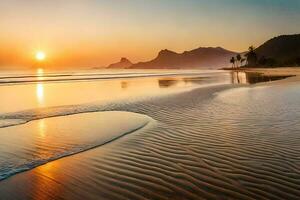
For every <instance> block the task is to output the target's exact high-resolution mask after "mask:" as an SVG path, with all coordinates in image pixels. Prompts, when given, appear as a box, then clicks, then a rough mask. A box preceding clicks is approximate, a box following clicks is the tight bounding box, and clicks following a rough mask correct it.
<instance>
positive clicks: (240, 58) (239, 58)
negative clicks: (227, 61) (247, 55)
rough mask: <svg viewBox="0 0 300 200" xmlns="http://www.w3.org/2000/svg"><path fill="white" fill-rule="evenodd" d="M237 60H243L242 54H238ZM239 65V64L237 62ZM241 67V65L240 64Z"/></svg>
mask: <svg viewBox="0 0 300 200" xmlns="http://www.w3.org/2000/svg"><path fill="white" fill-rule="evenodd" d="M236 60H237V62H239V63H240V62H241V60H242V56H241V54H238V55H236ZM237 65H239V64H237ZM238 67H239V66H238Z"/></svg>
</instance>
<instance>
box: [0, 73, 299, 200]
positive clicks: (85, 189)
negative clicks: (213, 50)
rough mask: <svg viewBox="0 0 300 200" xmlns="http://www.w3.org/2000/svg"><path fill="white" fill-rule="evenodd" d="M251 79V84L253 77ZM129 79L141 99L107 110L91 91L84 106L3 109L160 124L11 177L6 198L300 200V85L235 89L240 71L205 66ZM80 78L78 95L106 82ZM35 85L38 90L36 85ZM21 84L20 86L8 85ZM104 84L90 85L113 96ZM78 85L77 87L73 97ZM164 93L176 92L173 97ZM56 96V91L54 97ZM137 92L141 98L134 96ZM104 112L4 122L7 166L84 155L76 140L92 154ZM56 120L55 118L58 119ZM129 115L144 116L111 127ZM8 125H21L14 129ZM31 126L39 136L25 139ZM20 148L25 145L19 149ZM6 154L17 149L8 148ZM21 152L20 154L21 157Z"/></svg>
mask: <svg viewBox="0 0 300 200" xmlns="http://www.w3.org/2000/svg"><path fill="white" fill-rule="evenodd" d="M199 73H200V72H199ZM207 77H209V78H207ZM245 77H246V76H245ZM147 80H151V81H150V82H151V84H150V85H151V87H150V88H153V86H154V85H156V86H155V87H154V88H156V89H157V90H155V89H154V90H155V92H154V93H151V91H152V89H149V90H145V89H143V88H144V87H143V86H145V85H147V83H148V82H147ZM153 80H155V81H153ZM245 80H246V82H245V83H247V78H246V79H245ZM113 81H116V82H117V83H119V84H118V87H121V88H122V84H120V81H121V80H119V79H116V80H113ZM131 81H132V82H133V83H138V84H137V85H138V86H139V87H141V90H140V91H141V93H140V94H139V95H136V96H135V95H133V94H136V93H138V92H136V90H133V91H129V90H125V91H128V93H126V92H125V93H126V95H127V96H126V95H125V96H126V97H124V98H120V99H119V100H120V102H114V103H113V104H111V105H109V106H104V107H103V105H104V103H103V101H102V102H101V101H99V102H96V103H95V102H93V103H89V102H91V100H93V101H94V98H91V97H89V98H84V97H83V99H84V100H82V99H81V97H79V98H78V99H73V102H76V103H75V104H79V105H77V106H74V105H69V104H70V103H71V102H72V98H70V99H69V100H67V101H65V104H66V105H65V104H61V105H62V106H61V107H58V108H56V107H54V108H49V107H47V106H51V105H52V104H47V106H46V107H41V108H39V107H38V106H37V105H36V106H33V108H31V107H30V106H28V105H33V104H31V103H32V102H29V103H27V104H25V106H24V107H21V108H22V109H23V108H25V107H26V108H31V110H28V111H22V109H21V111H20V108H19V109H15V110H16V112H13V111H15V110H14V108H8V109H9V111H8V114H3V115H2V117H4V118H5V117H7V116H8V117H10V120H18V119H19V120H20V119H23V120H25V121H26V120H27V121H30V120H33V119H37V118H43V117H45V116H46V117H47V116H49V113H52V114H53V113H54V114H53V116H59V115H66V114H74V113H80V112H91V111H101V110H117V111H127V112H128V111H129V112H134V113H140V114H143V115H142V116H143V117H142V121H143V120H144V119H147V120H146V121H148V119H149V118H147V117H145V116H144V115H146V116H149V117H150V118H153V119H154V120H155V121H156V123H155V126H151V127H150V128H148V129H140V130H139V131H137V132H134V133H133V134H128V135H126V137H122V138H120V139H118V140H115V141H114V142H112V143H109V144H107V145H104V146H101V147H98V148H95V149H93V150H91V151H86V152H84V153H80V154H76V155H73V156H71V157H66V158H63V159H61V160H57V161H53V162H50V163H48V164H46V165H42V166H40V167H37V168H35V169H33V170H31V171H28V172H24V173H20V174H18V175H16V176H13V177H11V178H9V179H6V180H3V181H2V182H1V183H0V194H3V195H2V197H3V198H4V199H43V198H44V199H45V198H52V199H59V198H63V199H82V198H85V199H97V198H99V197H103V198H104V199H145V198H146V199H153V198H155V199H168V198H174V197H177V198H179V199H198V198H199V197H203V198H223V199H224V198H231V199H264V198H267V199H282V198H283V199H297V198H298V197H299V195H300V187H299V185H300V182H299V180H300V169H299V167H298V166H299V164H300V154H299V152H300V151H299V150H300V145H299V144H300V135H299V133H300V127H299V120H298V119H299V118H300V114H299V113H300V110H299V108H300V105H299V101H298V99H299V98H300V93H299V91H300V90H299V89H300V84H297V83H296V84H295V83H294V84H282V85H278V84H277V85H268V86H267V87H266V86H263V87H261V86H259V87H249V86H247V85H243V86H242V87H237V88H235V87H236V86H232V85H231V83H235V81H234V80H233V77H232V76H231V74H229V73H225V72H221V73H219V72H218V73H217V74H215V75H214V73H212V74H209V75H208V74H207V72H205V75H204V74H201V73H200V74H198V75H197V76H196V75H193V76H190V75H183V74H181V75H180V77H178V75H176V76H170V75H168V76H163V77H147V78H142V79H141V78H140V77H139V78H136V79H134V80H133V79H131ZM138 81H140V82H138ZM152 81H153V82H152ZM183 83H184V84H183ZM43 84H44V83H43ZM51 84H53V83H51ZM58 84H70V87H71V82H67V83H56V85H58ZM72 84H74V86H76V87H75V88H77V96H78V87H80V85H83V87H84V85H85V84H97V87H100V85H101V84H104V82H103V81H99V82H98V81H97V82H94V81H92V82H91V83H90V81H86V82H76V83H74V82H72ZM77 84H78V85H77ZM143 84H145V85H143ZM28 85H29V86H30V87H32V86H33V85H35V84H28ZM108 85H110V84H108ZM124 85H125V86H124ZM124 85H123V87H127V88H129V87H131V86H130V85H133V86H132V87H135V86H136V84H128V85H127V84H124ZM212 85H214V86H212ZM16 86H19V85H13V86H11V85H10V86H9V87H16ZM1 87H4V86H0V88H1ZM5 87H6V86H5ZM53 87H54V86H53ZM55 87H61V86H55ZM97 87H96V88H94V89H92V91H93V92H94V94H96V95H95V98H98V97H99V96H100V97H101V96H105V95H103V94H101V95H100V94H99V92H95V91H99V90H97ZM87 88H89V87H87ZM111 88H113V83H112V87H111ZM197 88H198V89H197ZM0 90H1V89H0ZM12 90H13V89H12ZM28 91H31V90H30V89H29V90H28ZM28 91H27V92H28ZM54 91H55V92H58V91H63V90H60V89H57V90H54ZM75 91H76V90H75V89H74V94H75ZM108 91H114V90H113V89H111V90H110V89H108ZM149 91H150V93H149ZM165 92H166V93H167V94H168V95H165ZM112 93H114V92H112ZM34 94H37V93H34ZM44 94H48V92H46V93H44ZM55 94H58V93H53V94H52V95H55ZM117 94H118V92H116V97H114V98H118V95H117ZM52 95H51V96H52ZM132 95H133V96H132ZM154 97H155V98H154ZM34 98H37V96H34V95H33V96H32V99H34ZM101 98H102V97H101ZM136 98H137V99H139V100H138V101H135V100H134V101H132V99H136ZM110 101H111V99H107V102H110ZM53 102H54V101H53ZM80 102H81V103H84V104H80ZM54 104H55V103H54ZM6 105H8V104H6ZM7 107H9V106H7ZM3 109H7V108H3ZM43 109H44V110H43ZM100 115H101V114H99V117H95V116H94V115H91V118H88V117H80V116H81V114H79V115H77V116H78V117H76V115H74V117H75V118H76V119H77V120H75V122H72V120H70V121H69V122H67V121H66V122H65V121H64V119H72V116H69V117H66V116H64V117H59V118H58V119H61V123H62V124H61V125H57V122H56V121H55V119H56V118H49V119H47V118H46V119H44V120H37V121H32V122H29V123H28V124H25V125H18V126H13V127H7V128H2V129H1V128H0V131H2V132H3V134H0V137H1V140H2V139H3V141H1V142H2V143H1V145H0V146H1V147H3V148H1V154H0V155H4V156H2V157H3V159H2V164H1V165H2V166H5V165H6V164H7V162H6V160H7V159H8V160H10V161H11V163H12V165H10V166H9V167H11V166H14V165H15V164H16V163H18V162H19V161H20V160H22V159H24V158H25V159H27V160H26V162H25V163H30V162H31V161H34V159H35V158H39V157H38V155H41V156H42V158H43V156H46V157H47V155H49V154H50V155H52V156H53V155H55V156H57V155H64V154H63V153H64V152H68V153H70V152H73V151H74V149H75V153H76V152H77V151H76V150H78V149H77V147H78V146H79V147H80V148H81V150H82V148H83V150H84V148H87V147H89V145H92V146H94V145H99V144H102V143H103V138H102V137H100V138H98V137H99V135H98V130H102V128H99V126H101V123H100V124H99V122H100V121H98V120H99V119H100V118H101V116H100ZM50 116H51V115H50ZM130 116H131V114H130ZM112 118H113V119H114V120H115V118H114V117H112ZM125 118H126V117H125ZM5 120H7V118H5ZM52 120H54V121H53V122H51V121H52ZM42 121H44V123H46V124H48V125H47V126H46V127H50V128H49V129H47V135H48V139H49V140H43V139H42V137H41V135H40V134H39V133H40V131H39V130H38V129H39V125H38V124H39V123H41V122H42ZM101 121H102V122H103V123H104V125H103V127H106V128H107V131H108V135H109V136H111V133H110V132H109V131H111V129H110V128H109V127H107V126H105V125H107V124H109V123H111V122H110V121H111V117H108V118H106V117H105V118H103V119H102V120H101ZM124 121H126V124H127V122H130V123H133V126H134V127H135V126H138V127H139V126H140V125H141V124H140V123H137V124H136V121H137V120H136V119H133V118H130V117H129V118H128V119H127V118H126V120H122V119H121V120H118V119H116V121H113V123H114V125H113V127H114V126H117V125H118V124H120V123H121V124H122V123H123V122H124ZM11 123H12V124H13V123H14V121H12V122H11ZM17 123H21V122H17ZM68 123H69V124H68ZM84 124H85V125H84ZM24 127H27V128H24ZM41 127H43V126H41ZM51 127H52V128H51ZM66 127H72V128H71V129H69V128H66ZM127 128H128V127H127ZM6 130H14V131H11V133H9V132H7V131H6ZM16 130H18V131H16ZM26 130H27V131H26ZM23 131H25V134H26V135H29V136H32V137H20V135H21V134H22V132H23ZM105 131H106V130H105ZM105 131H104V132H105ZM124 132H126V131H120V130H118V131H117V132H116V133H115V134H116V135H123V133H124ZM82 133H85V134H82ZM73 134H74V138H73ZM105 135H106V134H105ZM75 136H76V137H75ZM50 139H51V140H50ZM77 139H78V140H77ZM52 140H53V141H54V142H53V141H52ZM43 141H44V142H43ZM45 141H46V142H45ZM33 144H34V145H33ZM70 144H71V145H70ZM72 145H73V146H72ZM16 146H18V148H16ZM4 147H5V148H4ZM72 148H74V149H72ZM16 149H17V150H18V151H15V150H16ZM6 151H8V153H9V154H5V153H6ZM18 154H20V155H22V156H20V157H17V156H15V155H18ZM5 156H6V157H5ZM55 156H53V157H51V156H50V158H49V156H48V157H47V159H49V160H52V159H56V158H58V157H59V156H58V157H55ZM47 159H46V161H47ZM49 160H48V161H49ZM27 161H28V162H27ZM20 166H21V165H20ZM1 169H2V170H3V169H5V167H1ZM12 186H14V187H12ZM24 186H25V187H24ZM0 199H1V198H0Z"/></svg>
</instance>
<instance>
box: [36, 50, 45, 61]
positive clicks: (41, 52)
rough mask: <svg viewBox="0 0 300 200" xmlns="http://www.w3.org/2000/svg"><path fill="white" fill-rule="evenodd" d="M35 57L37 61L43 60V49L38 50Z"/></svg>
mask: <svg viewBox="0 0 300 200" xmlns="http://www.w3.org/2000/svg"><path fill="white" fill-rule="evenodd" d="M35 58H36V59H37V60H38V61H43V60H45V58H46V54H45V53H44V52H43V51H38V52H37V53H36V54H35Z"/></svg>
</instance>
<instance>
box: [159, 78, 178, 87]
mask: <svg viewBox="0 0 300 200" xmlns="http://www.w3.org/2000/svg"><path fill="white" fill-rule="evenodd" d="M178 82H179V80H177V79H160V80H158V85H159V87H160V88H167V87H171V86H174V85H176V84H177V83H178Z"/></svg>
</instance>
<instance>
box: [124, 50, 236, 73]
mask: <svg viewBox="0 0 300 200" xmlns="http://www.w3.org/2000/svg"><path fill="white" fill-rule="evenodd" d="M236 54H237V53H236V52H232V51H228V50H226V49H223V48H221V47H216V48H213V47H205V48H204V47H200V48H197V49H194V50H191V51H185V52H183V53H176V52H173V51H170V50H168V49H165V50H161V51H160V52H159V53H158V55H157V57H156V58H155V59H153V60H151V61H148V62H139V63H136V64H133V65H131V66H130V67H129V68H130V69H195V68H206V69H218V68H221V67H227V66H229V65H230V63H229V60H230V58H231V57H232V56H236Z"/></svg>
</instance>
